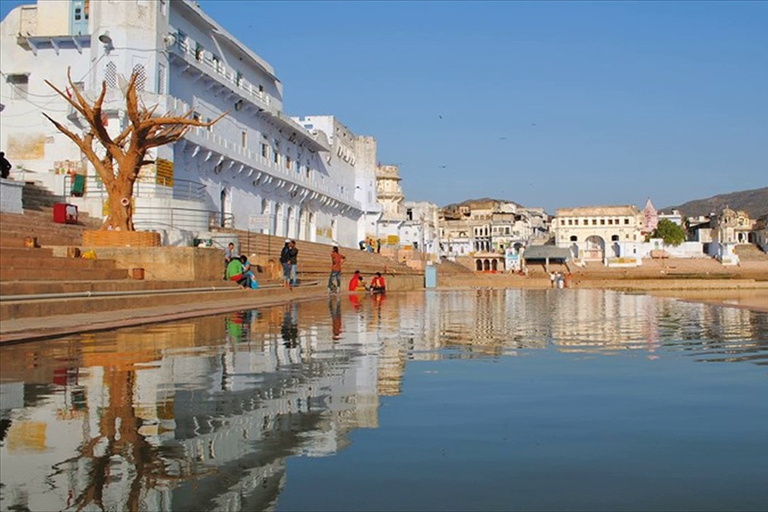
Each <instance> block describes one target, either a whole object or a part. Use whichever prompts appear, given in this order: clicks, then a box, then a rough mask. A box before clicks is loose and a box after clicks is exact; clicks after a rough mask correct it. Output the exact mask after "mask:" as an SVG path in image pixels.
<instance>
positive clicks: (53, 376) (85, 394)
mask: <svg viewBox="0 0 768 512" xmlns="http://www.w3.org/2000/svg"><path fill="white" fill-rule="evenodd" d="M359 299H360V300H359V301H358V304H357V305H356V306H353V305H352V304H351V303H350V302H349V301H348V300H347V299H346V298H344V297H331V298H329V299H328V300H327V301H319V302H317V303H308V304H299V305H296V306H295V307H294V306H293V305H288V306H286V307H276V308H271V309H268V310H264V311H262V312H256V311H250V312H241V313H235V314H232V315H228V316H226V317H213V318H208V319H199V320H195V321H188V322H184V323H175V324H168V325H161V326H155V327H151V328H148V329H145V330H139V329H135V330H122V331H116V332H114V333H111V334H108V335H83V336H81V337H79V338H77V339H75V338H72V339H67V340H53V341H48V342H46V343H34V344H30V345H20V346H11V347H3V348H2V352H1V354H2V357H0V375H1V376H2V379H3V382H2V384H0V482H2V484H3V489H2V493H1V494H0V509H12V508H18V509H32V510H61V509H69V508H72V509H77V508H81V507H84V508H95V507H96V506H99V505H101V506H103V507H104V508H108V509H136V508H144V509H148V510H167V509H182V510H192V509H195V510H196V509H214V508H226V509H231V510H236V509H248V510H250V509H267V508H270V507H272V506H273V505H274V504H275V502H276V500H277V499H278V496H279V493H280V492H281V489H282V488H283V486H284V485H285V482H286V478H287V475H286V459H287V458H288V457H291V456H296V455H303V456H326V455H330V454H334V453H336V452H338V451H339V450H341V449H343V448H345V447H346V446H347V445H348V444H349V442H350V441H349V433H350V432H351V431H352V430H354V429H356V428H377V427H378V426H379V419H378V408H379V403H380V402H379V400H380V399H379V397H380V396H392V395H398V394H400V393H401V391H402V380H403V376H404V375H405V372H406V369H407V366H408V363H409V361H414V360H418V361H426V362H428V361H436V360H438V359H440V358H442V357H451V358H455V357H463V358H473V357H489V356H490V357H498V356H500V355H510V354H515V353H516V352H517V351H520V350H542V349H547V348H554V349H556V350H558V351H562V352H582V351H590V352H593V353H604V354H605V353H608V354H610V353H616V352H619V351H624V350H625V349H633V350H642V351H645V352H648V353H649V354H650V353H653V355H652V356H651V355H649V357H651V358H656V357H659V356H664V354H665V353H669V352H679V353H682V354H684V355H690V356H693V357H695V358H697V360H704V361H721V360H723V361H726V360H727V361H749V360H755V361H758V360H759V359H760V358H761V357H762V358H763V360H764V358H765V354H766V353H768V341H766V340H768V315H759V314H756V313H753V312H750V311H747V310H741V309H735V308H721V307H717V306H712V305H706V304H698V303H685V302H680V301H676V300H671V299H660V298H653V297H649V296H645V295H628V294H622V293H616V292H604V291H597V290H471V291H465V292H455V291H450V292H447V291H428V292H417V293H403V294H392V295H390V296H389V297H386V298H383V299H382V298H379V299H374V298H371V297H368V296H363V297H359ZM338 310H341V314H340V315H338V314H337V311H338Z"/></svg>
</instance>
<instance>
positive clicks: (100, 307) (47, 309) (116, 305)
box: [0, 285, 271, 321]
mask: <svg viewBox="0 0 768 512" xmlns="http://www.w3.org/2000/svg"><path fill="white" fill-rule="evenodd" d="M270 291H271V290H264V291H262V292H261V293H269V292H270ZM249 293H259V290H243V289H242V288H240V287H238V286H237V285H235V286H231V287H229V288H227V289H223V290H219V291H208V292H181V293H165V294H157V295H151V294H147V295H130V296H115V297H75V298H54V299H46V298H41V299H38V300H24V301H2V302H0V318H1V319H3V320H4V321H5V320H17V319H20V318H31V317H49V316H58V315H72V314H80V313H93V314H98V313H102V312H105V311H116V310H122V309H132V308H139V307H141V308H146V307H153V306H169V305H183V304H188V303H190V302H192V303H197V302H202V301H210V302H216V301H217V300H224V299H229V298H232V297H236V296H238V294H239V295H241V296H246V294H249Z"/></svg>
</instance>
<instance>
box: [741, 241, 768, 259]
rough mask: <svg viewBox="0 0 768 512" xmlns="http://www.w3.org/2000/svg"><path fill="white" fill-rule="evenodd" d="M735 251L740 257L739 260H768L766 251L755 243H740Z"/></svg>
mask: <svg viewBox="0 0 768 512" xmlns="http://www.w3.org/2000/svg"><path fill="white" fill-rule="evenodd" d="M734 252H735V253H736V255H737V256H738V257H739V261H742V262H744V261H765V262H768V254H766V253H764V252H763V251H761V250H760V248H759V247H757V246H756V245H754V244H739V245H737V246H736V247H735V249H734Z"/></svg>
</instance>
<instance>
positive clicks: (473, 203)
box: [441, 197, 523, 210]
mask: <svg viewBox="0 0 768 512" xmlns="http://www.w3.org/2000/svg"><path fill="white" fill-rule="evenodd" d="M496 203H510V204H514V205H515V206H517V207H518V208H522V207H523V205H521V204H520V203H517V202H515V201H510V200H508V199H492V198H490V197H481V198H480V199H467V200H466V201H462V202H461V203H451V204H447V205H445V206H441V208H442V209H443V210H455V209H456V208H458V207H459V206H469V207H470V208H473V209H474V208H480V209H482V208H490V207H491V206H493V205H494V204H496Z"/></svg>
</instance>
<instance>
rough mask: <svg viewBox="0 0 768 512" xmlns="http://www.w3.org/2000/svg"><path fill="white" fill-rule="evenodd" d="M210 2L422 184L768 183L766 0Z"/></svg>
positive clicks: (600, 193)
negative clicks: (696, 0)
mask: <svg viewBox="0 0 768 512" xmlns="http://www.w3.org/2000/svg"><path fill="white" fill-rule="evenodd" d="M20 3H29V2H19V1H7V0H2V2H1V4H2V5H1V7H2V11H0V12H1V14H2V16H5V14H6V13H7V12H8V10H10V8H12V7H13V6H15V5H18V4H20ZM199 3H200V5H201V7H202V8H203V10H205V11H206V12H208V13H209V14H210V15H212V16H213V17H214V18H215V19H216V20H218V21H219V22H220V23H221V24H222V25H223V26H224V27H225V28H226V29H227V30H229V31H230V32H231V33H233V34H234V35H235V36H236V37H238V38H239V39H241V40H242V41H243V42H244V43H246V44H247V45H248V46H249V47H250V48H251V49H253V50H254V51H255V52H256V53H258V54H259V55H261V56H262V57H264V58H265V59H266V60H267V61H268V62H270V64H272V65H273V66H274V68H275V70H276V73H277V75H278V77H279V78H280V79H281V80H282V82H283V85H284V93H285V103H284V108H285V110H286V112H287V113H289V114H291V115H313V114H314V115H319V114H333V115H335V116H337V117H338V118H339V120H340V121H341V122H343V123H344V124H346V125H347V126H348V127H349V128H350V129H352V130H353V131H354V132H355V133H357V134H365V135H373V136H375V137H376V138H377V139H378V144H379V159H380V161H381V162H382V163H395V164H399V165H400V172H401V176H402V178H403V188H404V190H405V193H406V199H409V200H428V201H432V202H435V203H437V204H439V205H444V204H446V203H450V202H456V201H461V200H463V199H468V198H476V197H494V198H500V199H509V200H513V201H516V202H519V203H522V204H524V205H526V206H542V207H545V208H546V209H547V211H549V212H550V213H554V210H555V209H556V208H558V207H569V206H579V205H598V204H638V205H640V206H642V205H643V204H644V203H645V200H646V198H647V197H651V199H652V200H653V201H654V204H655V205H656V206H657V207H663V206H669V205H672V204H679V203H683V202H685V201H687V200H690V199H698V198H703V197H708V196H711V195H715V194H719V193H725V192H732V191H736V190H743V189H751V188H759V187H765V186H768V2H757V1H753V2H735V1H729V2H693V1H684V2H671V1H670V2H650V1H648V2H607V1H601V2H500V1H496V2H438V1H429V2H398V1H388V2H368V1H357V2H351V1H350V2H321V1H311V2H253V1H227V0H200V2H199Z"/></svg>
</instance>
